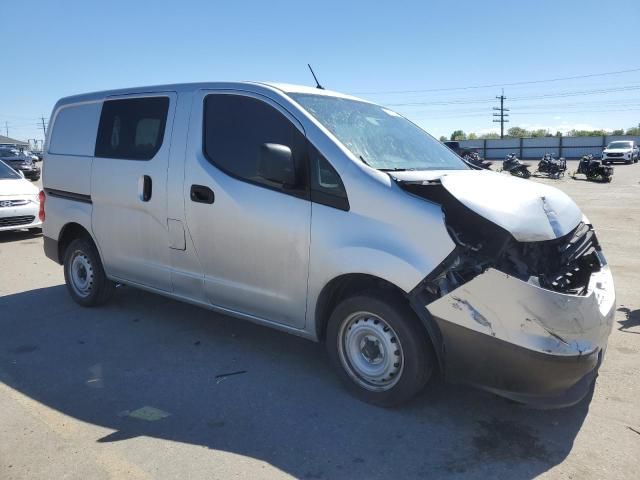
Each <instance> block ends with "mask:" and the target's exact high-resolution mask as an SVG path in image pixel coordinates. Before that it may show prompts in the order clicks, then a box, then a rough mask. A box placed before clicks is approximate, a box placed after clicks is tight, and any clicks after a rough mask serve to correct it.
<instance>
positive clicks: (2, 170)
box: [0, 162, 22, 180]
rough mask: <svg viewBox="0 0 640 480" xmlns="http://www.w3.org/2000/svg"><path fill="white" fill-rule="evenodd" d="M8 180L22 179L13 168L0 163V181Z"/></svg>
mask: <svg viewBox="0 0 640 480" xmlns="http://www.w3.org/2000/svg"><path fill="white" fill-rule="evenodd" d="M9 178H22V177H21V176H20V175H19V174H18V173H17V172H16V171H15V170H14V169H13V168H10V167H9V166H7V165H6V164H5V163H2V162H0V180H6V179H9Z"/></svg>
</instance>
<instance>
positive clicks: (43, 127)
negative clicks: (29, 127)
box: [40, 115, 47, 138]
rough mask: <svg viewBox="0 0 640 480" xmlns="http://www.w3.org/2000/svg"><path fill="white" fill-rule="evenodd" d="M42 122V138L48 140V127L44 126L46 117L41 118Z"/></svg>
mask: <svg viewBox="0 0 640 480" xmlns="http://www.w3.org/2000/svg"><path fill="white" fill-rule="evenodd" d="M40 120H42V136H43V137H44V138H47V127H46V125H45V124H44V115H42V116H41V117H40Z"/></svg>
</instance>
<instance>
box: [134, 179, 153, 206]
mask: <svg viewBox="0 0 640 480" xmlns="http://www.w3.org/2000/svg"><path fill="white" fill-rule="evenodd" d="M138 193H139V195H140V200H142V201H143V202H148V201H149V200H151V194H152V193H153V185H152V182H151V177H150V176H149V175H143V176H142V177H140V180H138Z"/></svg>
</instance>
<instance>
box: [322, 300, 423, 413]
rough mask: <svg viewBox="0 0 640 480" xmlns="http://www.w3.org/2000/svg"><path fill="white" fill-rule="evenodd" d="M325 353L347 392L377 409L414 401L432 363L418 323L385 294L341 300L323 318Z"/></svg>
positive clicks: (399, 302)
mask: <svg viewBox="0 0 640 480" xmlns="http://www.w3.org/2000/svg"><path fill="white" fill-rule="evenodd" d="M327 351H328V353H329V357H330V358H331V362H332V364H333V366H334V367H335V369H336V371H337V372H338V375H339V376H340V378H341V379H342V380H343V381H344V383H345V384H346V386H347V388H348V389H349V390H350V391H351V392H352V393H353V394H354V395H355V396H356V397H358V398H360V399H361V400H363V401H365V402H367V403H371V404H374V405H378V406H382V407H392V406H396V405H399V404H401V403H404V402H406V401H407V400H409V399H411V398H412V397H414V396H415V395H416V394H417V393H418V392H419V391H420V390H422V388H423V387H424V386H425V385H426V384H427V382H428V380H429V378H430V377H431V373H432V371H433V365H434V363H435V362H434V354H433V349H432V347H431V342H430V340H429V338H428V336H427V333H426V331H425V329H424V327H423V326H422V324H421V323H420V320H419V319H418V318H417V317H416V315H415V313H414V312H413V311H412V310H411V308H409V306H408V305H407V303H406V301H405V300H404V299H403V298H401V297H400V296H396V295H391V294H382V295H377V296H375V297H373V296H369V295H366V294H361V295H357V296H353V297H349V298H347V299H345V300H343V301H342V302H341V303H340V304H339V305H338V306H337V307H336V308H335V309H334V311H333V313H332V314H331V317H330V319H329V324H328V326H327Z"/></svg>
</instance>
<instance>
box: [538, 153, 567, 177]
mask: <svg viewBox="0 0 640 480" xmlns="http://www.w3.org/2000/svg"><path fill="white" fill-rule="evenodd" d="M554 155H555V154H553V153H545V154H544V155H543V157H542V159H541V160H540V162H538V169H537V170H536V173H544V174H546V175H548V176H549V178H560V177H562V176H564V172H565V171H566V170H567V161H566V160H565V159H564V158H555V156H554Z"/></svg>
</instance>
